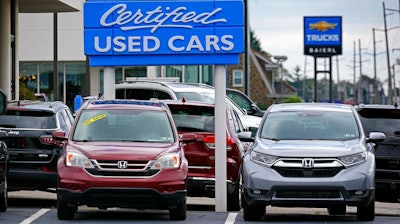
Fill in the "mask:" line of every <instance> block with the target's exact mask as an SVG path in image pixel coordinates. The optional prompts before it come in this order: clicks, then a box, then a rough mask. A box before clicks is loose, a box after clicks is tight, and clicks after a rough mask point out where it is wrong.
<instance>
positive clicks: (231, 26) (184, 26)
mask: <svg viewBox="0 0 400 224" xmlns="http://www.w3.org/2000/svg"><path fill="white" fill-rule="evenodd" d="M243 10H244V8H243V1H242V0H228V1H226V0H222V1H221V0H208V1H205V0H202V1H199V0H188V1H180V0H178V1H151V0H139V1H94V0H91V1H88V2H85V3H84V29H85V30H84V45H85V54H86V55H88V56H89V58H90V60H89V62H90V65H91V66H127V65H178V64H179V65H182V64H187V65H190V64H193V65H200V64H238V63H239V54H240V53H242V52H243V51H244V19H243V18H244V12H243Z"/></svg>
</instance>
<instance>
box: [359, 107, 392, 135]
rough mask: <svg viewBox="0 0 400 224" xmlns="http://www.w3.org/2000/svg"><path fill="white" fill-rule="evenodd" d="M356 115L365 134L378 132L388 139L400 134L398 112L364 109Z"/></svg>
mask: <svg viewBox="0 0 400 224" xmlns="http://www.w3.org/2000/svg"><path fill="white" fill-rule="evenodd" d="M358 113H359V115H360V117H361V123H362V124H363V128H364V131H365V133H367V134H368V133H370V132H373V131H378V132H383V133H385V135H386V136H387V137H389V136H394V135H395V132H400V119H399V115H400V110H397V109H396V110H384V109H365V110H361V111H359V112H358ZM397 135H398V134H397Z"/></svg>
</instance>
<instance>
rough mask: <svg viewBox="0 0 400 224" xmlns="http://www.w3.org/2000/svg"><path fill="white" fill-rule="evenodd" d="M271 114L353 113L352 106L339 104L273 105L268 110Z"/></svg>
mask: <svg viewBox="0 0 400 224" xmlns="http://www.w3.org/2000/svg"><path fill="white" fill-rule="evenodd" d="M268 110H269V112H279V111H307V110H317V111H344V112H345V111H347V112H351V111H352V106H351V105H348V104H337V103H282V104H273V105H271V106H270V107H269V108H268Z"/></svg>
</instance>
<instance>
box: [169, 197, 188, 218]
mask: <svg viewBox="0 0 400 224" xmlns="http://www.w3.org/2000/svg"><path fill="white" fill-rule="evenodd" d="M169 219H170V220H185V219H186V199H185V201H184V202H183V203H182V204H180V205H178V206H177V207H176V208H171V209H169Z"/></svg>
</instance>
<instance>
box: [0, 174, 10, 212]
mask: <svg viewBox="0 0 400 224" xmlns="http://www.w3.org/2000/svg"><path fill="white" fill-rule="evenodd" d="M7 207H8V191H7V175H6V176H5V178H4V191H3V193H1V194H0V212H5V211H6V210H7Z"/></svg>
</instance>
